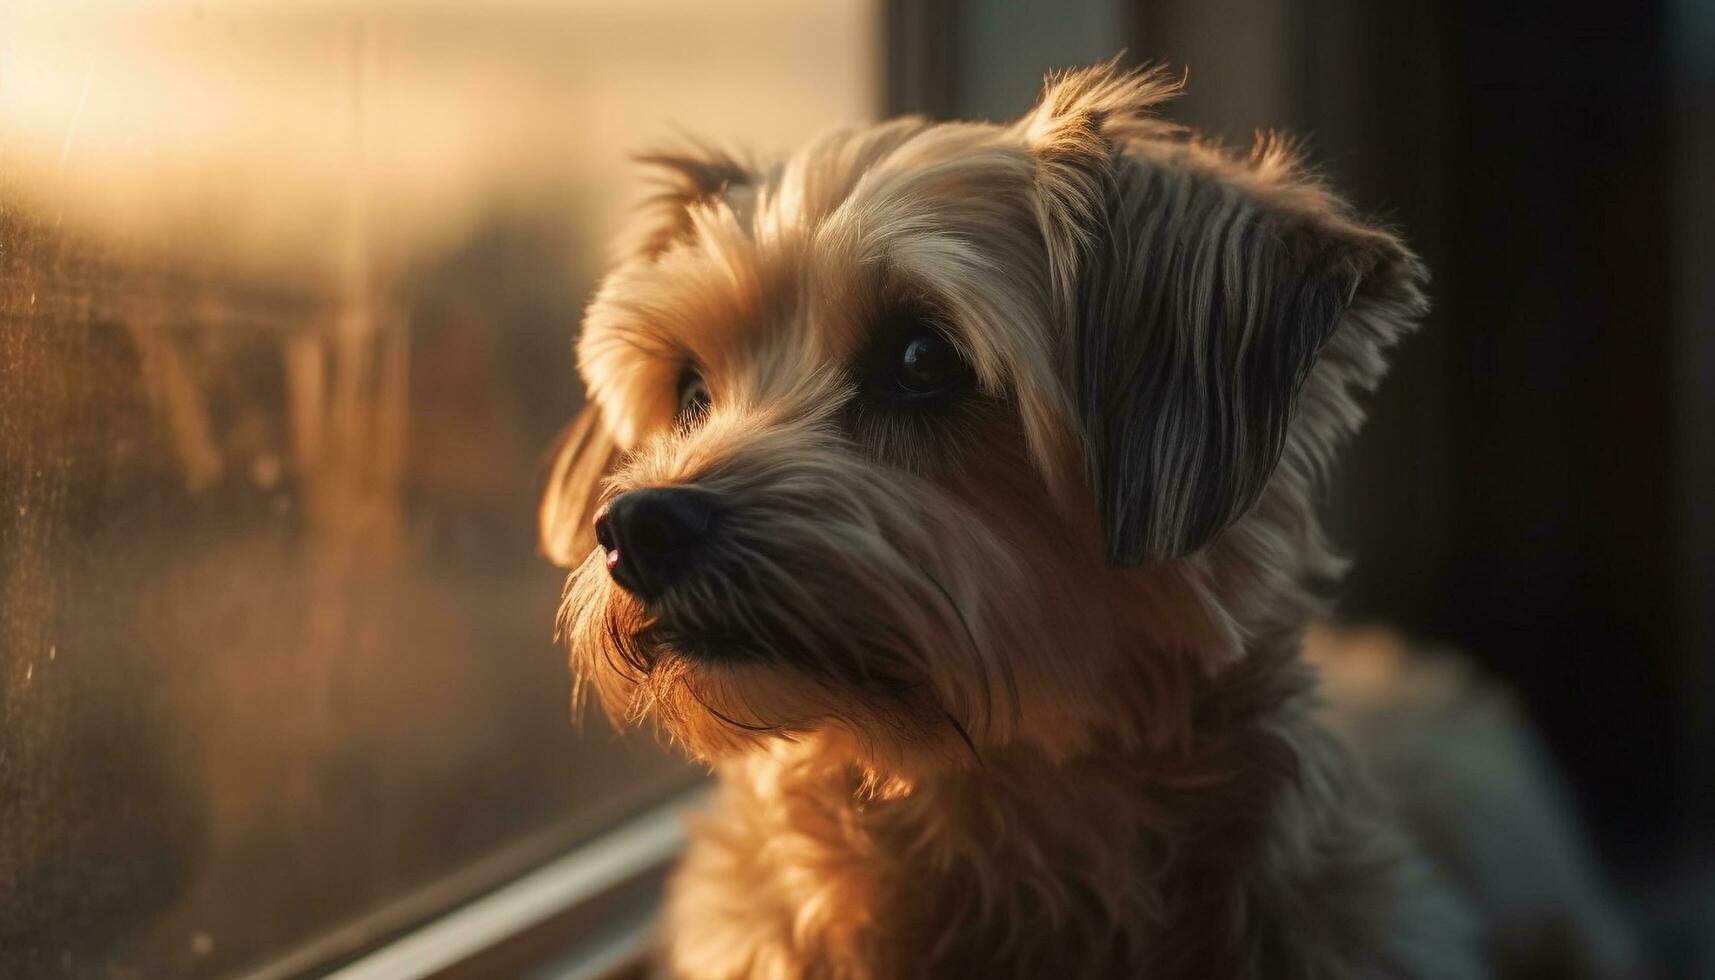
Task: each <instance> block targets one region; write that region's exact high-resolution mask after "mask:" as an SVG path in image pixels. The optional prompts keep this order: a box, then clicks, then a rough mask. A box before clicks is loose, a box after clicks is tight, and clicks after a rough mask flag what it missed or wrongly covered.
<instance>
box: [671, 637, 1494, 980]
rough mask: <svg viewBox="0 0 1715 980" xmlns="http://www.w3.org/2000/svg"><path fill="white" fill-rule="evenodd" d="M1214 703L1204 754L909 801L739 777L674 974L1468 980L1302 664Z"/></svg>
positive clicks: (1019, 769)
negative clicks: (1312, 711)
mask: <svg viewBox="0 0 1715 980" xmlns="http://www.w3.org/2000/svg"><path fill="white" fill-rule="evenodd" d="M1201 695H1202V696H1201V698H1200V702H1199V707H1200V710H1199V712H1198V714H1199V722H1198V726H1197V730H1196V731H1195V732H1194V733H1193V735H1192V741H1191V744H1189V745H1188V746H1185V747H1184V749H1183V750H1182V751H1178V752H1174V753H1166V754H1164V753H1159V752H1154V753H1152V752H1146V751H1141V750H1138V751H1128V750H1126V749H1124V748H1120V747H1108V748H1103V749H1098V750H1095V751H1093V752H1091V753H1090V754H1089V755H1087V756H1086V757H1083V758H1079V759H1075V760H1072V761H1069V762H1065V763H1060V764H1056V763H1052V762H1050V761H1048V760H1045V759H1043V758H1041V757H1039V756H1034V755H1031V754H1024V753H1020V754H1009V753H996V754H994V755H993V756H992V757H986V758H985V759H984V762H983V765H982V766H981V767H980V768H975V769H971V770H966V771H963V772H961V773H960V774H958V775H957V776H953V777H948V778H946V779H943V780H940V781H926V782H924V783H923V784H921V785H918V786H914V787H911V788H910V789H909V790H908V791H907V790H901V791H898V793H897V795H890V794H889V793H888V792H886V791H885V790H884V791H877V790H875V789H874V788H871V787H865V786H864V785H863V783H862V780H861V779H860V778H859V777H858V776H857V775H855V774H854V773H853V771H852V770H851V769H850V768H849V767H848V766H845V765H841V764H837V763H828V762H824V761H822V758H821V756H820V753H819V752H818V749H817V746H816V745H815V744H814V743H806V744H802V745H799V746H794V747H789V748H783V749H781V750H778V751H773V752H766V753H757V754H755V755H752V756H749V757H746V758H744V759H741V760H737V761H734V762H732V763H730V764H728V765H726V766H724V767H722V769H721V777H722V787H721V794H720V801H719V803H718V804H717V806H716V809H715V810H714V811H713V812H712V813H710V814H708V815H706V816H705V817H704V818H703V819H702V820H701V822H700V823H699V825H698V827H697V829H696V835H695V841H694V844H693V846H692V849H691V852H690V853H689V855H688V856H687V858H686V861H685V864H684V866H683V868H682V869H681V871H680V873H679V876H678V878H677V880H676V881H675V883H674V888H673V894H672V898H671V901H670V909H669V920H668V931H669V935H670V937H671V948H670V950H669V951H668V952H669V955H668V958H667V959H668V963H669V965H670V967H671V969H672V970H673V971H674V972H675V974H676V975H679V976H683V977H697V978H700V977H709V978H714V977H780V978H785V977H800V976H815V977H829V978H869V977H912V976H945V977H967V976H983V977H1042V976H1056V977H1061V976H1066V977H1077V976H1087V977H1150V978H1187V980H1190V978H1209V977H1235V978H1237V977H1269V978H1277V977H1284V978H1296V977H1304V978H1311V977H1315V978H1341V977H1400V978H1404V977H1430V976H1465V975H1469V973H1468V972H1467V971H1469V970H1470V969H1471V966H1470V964H1468V963H1466V962H1464V961H1463V959H1462V957H1463V954H1462V953H1460V952H1458V951H1459V950H1461V949H1463V948H1464V946H1465V944H1464V943H1463V942H1462V941H1459V940H1460V939H1461V937H1460V936H1459V933H1460V932H1461V931H1462V924H1461V920H1460V917H1459V915H1458V913H1457V910H1456V909H1455V908H1454V907H1453V906H1452V905H1451V903H1446V902H1445V899H1444V898H1443V896H1442V895H1441V894H1440V893H1438V892H1437V891H1435V890H1434V889H1430V888H1426V887H1425V882H1424V881H1423V880H1422V869H1421V868H1420V867H1419V866H1418V865H1416V864H1415V863H1414V862H1413V860H1412V858H1411V856H1410V854H1409V853H1408V851H1407V849H1406V848H1405V847H1404V846H1403V844H1402V843H1401V842H1400V841H1399V840H1398V839H1397V838H1396V837H1395V836H1394V835H1393V834H1392V833H1391V832H1390V831H1389V830H1388V829H1387V824H1386V823H1385V822H1384V821H1383V820H1381V819H1380V818H1379V815H1378V813H1377V811H1376V808H1375V806H1374V804H1373V803H1372V802H1371V799H1370V797H1369V795H1368V789H1367V787H1366V786H1364V785H1362V783H1361V781H1360V780H1357V779H1355V778H1354V777H1353V774H1352V772H1351V771H1350V770H1349V768H1348V766H1347V764H1346V761H1345V757H1344V754H1343V753H1342V752H1341V751H1340V750H1339V748H1338V747H1337V746H1336V745H1334V744H1332V743H1331V741H1330V739H1329V737H1328V736H1327V735H1326V734H1325V733H1324V732H1323V730H1322V729H1321V728H1320V727H1318V726H1317V725H1316V724H1315V723H1314V722H1313V721H1312V720H1311V719H1310V718H1309V716H1308V713H1307V711H1306V705H1305V701H1306V698H1305V694H1304V686H1303V683H1302V680H1301V668H1299V667H1298V666H1297V665H1296V664H1294V663H1291V662H1289V661H1288V660H1286V659H1284V658H1277V657H1258V658H1256V659H1255V660H1253V661H1251V662H1248V663H1246V664H1242V665H1239V666H1236V667H1235V668H1233V669H1232V670H1230V671H1229V672H1228V673H1227V675H1226V676H1224V677H1222V678H1218V679H1216V680H1214V681H1211V682H1209V686H1208V688H1206V689H1205V690H1204V691H1203V692H1201ZM1408 905H1409V907H1408Z"/></svg>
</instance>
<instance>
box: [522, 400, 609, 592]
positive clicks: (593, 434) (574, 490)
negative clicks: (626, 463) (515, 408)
mask: <svg viewBox="0 0 1715 980" xmlns="http://www.w3.org/2000/svg"><path fill="white" fill-rule="evenodd" d="M550 452H551V454H552V455H551V460H550V465H549V469H548V482H547V486H546V487H544V488H543V490H542V505H541V507H540V508H538V509H537V512H536V520H537V530H538V532H539V533H540V535H541V539H542V554H544V555H546V556H547V558H548V560H549V561H551V562H553V563H554V564H556V565H558V566H560V567H561V568H571V567H573V566H574V565H577V564H578V563H579V562H580V561H582V560H583V558H584V556H585V555H587V554H589V552H590V549H592V548H593V547H595V531H594V529H593V528H592V526H591V521H593V520H594V519H595V510H596V507H597V505H599V504H600V502H601V481H602V478H603V477H604V476H606V475H607V474H608V472H609V471H611V470H612V469H613V464H614V460H615V459H616V458H617V457H618V455H619V450H618V447H617V446H615V445H614V442H613V439H612V438H611V437H610V436H609V435H608V432H607V427H606V426H605V425H603V424H602V418H601V408H600V407H598V406H597V405H596V404H595V403H594V402H588V403H586V404H585V405H584V407H583V409H582V410H581V411H580V412H578V414H577V417H575V418H573V419H572V421H571V423H570V424H569V425H567V426H566V427H565V429H564V430H562V431H561V432H560V435H559V437H558V438H557V439H555V440H554V447H553V449H552V450H550Z"/></svg>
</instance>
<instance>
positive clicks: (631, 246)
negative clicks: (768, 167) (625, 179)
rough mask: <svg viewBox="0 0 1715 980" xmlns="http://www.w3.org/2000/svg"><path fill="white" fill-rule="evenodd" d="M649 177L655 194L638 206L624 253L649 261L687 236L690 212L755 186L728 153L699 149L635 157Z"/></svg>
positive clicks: (729, 200)
mask: <svg viewBox="0 0 1715 980" xmlns="http://www.w3.org/2000/svg"><path fill="white" fill-rule="evenodd" d="M635 159H636V160H637V162H638V163H640V164H643V165H644V166H645V167H647V168H648V169H649V170H650V172H651V174H652V175H653V177H654V184H655V193H654V194H653V195H652V196H650V198H649V199H648V200H646V201H645V202H644V203H643V206H642V207H641V208H640V209H639V210H638V215H637V217H636V219H635V221H636V224H635V225H634V229H633V231H632V233H631V234H629V235H627V236H625V239H626V249H627V251H629V252H631V253H634V254H638V255H642V256H643V257H645V258H654V257H655V256H657V255H660V254H661V253H662V252H664V251H666V250H667V248H668V246H670V245H672V244H673V243H674V242H676V241H680V240H682V239H684V238H686V237H688V236H689V235H690V233H691V208H692V207H693V206H695V205H698V204H707V203H710V202H714V201H725V202H727V203H729V204H730V203H734V202H735V199H737V198H738V197H740V196H743V195H745V194H747V193H748V192H749V191H750V190H751V189H752V188H754V186H755V184H756V174H755V172H754V171H753V170H752V169H751V168H750V167H748V166H746V165H745V164H743V163H741V162H739V161H738V160H737V159H735V158H734V157H732V156H731V155H730V154H727V153H723V152H722V151H720V150H715V149H712V148H710V147H706V146H702V145H700V144H693V145H692V146H691V147H690V148H689V149H688V150H684V151H661V152H656V153H643V154H639V155H638V156H637V157H636V158H635Z"/></svg>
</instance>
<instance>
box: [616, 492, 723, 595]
mask: <svg viewBox="0 0 1715 980" xmlns="http://www.w3.org/2000/svg"><path fill="white" fill-rule="evenodd" d="M713 519H714V506H713V504H712V503H711V502H710V500H709V497H708V495H707V494H705V493H703V492H701V491H699V490H695V489H692V488H689V487H650V488H648V489H644V490H631V491H628V492H626V493H622V494H620V495H619V496H618V497H615V498H614V499H613V502H612V503H610V504H609V505H608V506H607V509H606V510H605V511H603V512H602V513H601V514H600V515H598V516H597V517H596V520H595V536H596V541H597V543H599V544H600V545H601V547H602V550H603V551H605V552H607V570H608V572H609V573H610V574H611V575H612V576H613V580H614V581H615V582H617V583H619V585H620V587H621V588H624V589H625V590H626V591H627V592H630V593H631V594H633V595H635V596H638V597H639V598H644V599H650V598H654V597H655V596H658V595H660V594H661V591H662V590H663V589H664V588H666V587H667V585H668V584H670V583H671V582H672V581H673V579H675V578H676V577H678V576H679V575H680V574H681V573H683V572H684V570H685V568H686V567H687V566H688V565H689V564H690V563H691V562H693V561H694V560H695V559H696V557H697V553H698V552H699V551H700V550H701V549H702V546H703V545H704V544H705V543H706V539H707V536H708V533H709V528H710V525H711V523H712V522H713Z"/></svg>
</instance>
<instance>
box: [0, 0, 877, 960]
mask: <svg viewBox="0 0 1715 980" xmlns="http://www.w3.org/2000/svg"><path fill="white" fill-rule="evenodd" d="M875 20H876V16H875V13H874V11H872V9H871V7H870V4H869V3H868V2H867V0H837V2H818V3H813V4H812V3H801V2H796V0H750V2H745V3H720V4H710V3H701V2H694V0H644V2H638V0H628V2H625V3H611V4H607V3H596V2H593V0H577V2H560V0H553V2H550V0H501V2H485V0H423V2H420V3H409V2H404V0H398V2H392V3H380V2H377V3H373V4H355V3H353V4H344V5H335V4H301V3H297V2H295V0H231V2H217V0H200V2H177V0H174V2H160V0H157V2H153V3H149V4H135V3H130V2H123V0H107V2H101V3H88V2H62V3H54V4H4V5H0V975H3V976H8V977H10V976H35V975H48V976H57V975H65V976H103V977H106V976H119V977H129V976H136V977H145V976H149V977H152V976H186V977H199V976H211V975H216V974H225V973H228V972H231V971H234V970H243V969H249V968H255V967H259V966H263V965H265V964H267V963H269V962H272V961H277V960H279V959H280V958H282V957H286V956H288V955H290V954H292V953H293V952H294V951H302V950H304V949H305V948H312V949H326V950H337V949H338V948H340V947H342V946H349V945H351V944H353V943H361V942H364V941H368V940H370V939H373V938H374V935H375V933H376V932H377V931H378V930H382V929H385V928H392V927H397V925H399V924H401V923H400V922H397V921H395V919H396V918H397V916H392V917H390V913H388V911H387V910H389V909H393V910H394V911H395V912H398V910H400V909H401V908H406V909H409V910H414V912H415V913H418V914H420V913H422V912H423V911H425V910H431V911H432V907H433V906H434V905H435V904H437V903H441V904H445V903H449V902H452V901H456V900H457V899H459V898H462V897H466V896H468V895H469V894H470V893H471V892H472V891H474V890H476V889H480V888H482V887H485V886H487V885H490V884H492V883H494V881H495V880H496V879H497V878H499V877H502V876H504V875H506V874H510V873H515V872H516V871H517V870H519V869H520V868H522V867H524V866H527V865H528V864H530V863H532V862H535V861H539V860H541V859H542V858H543V857H544V856H546V855H548V854H550V853H552V852H553V851H555V850H557V849H560V848H563V847H565V846H567V845H568V844H570V843H572V842H573V841H575V840H576V839H577V838H578V837H579V836H580V835H584V834H587V833H589V832H590V831H591V830H593V829H595V828H598V827H599V826H600V825H601V824H602V823H604V822H611V821H612V820H614V819H618V818H621V817H622V816H623V815H624V814H625V813H626V812H628V811H629V810H632V809H635V808H636V807H637V806H640V805H642V804H644V803H646V802H648V801H650V800H652V799H657V798H660V797H661V796H662V795H663V794H665V793H667V792H670V791H671V790H672V789H674V788H676V787H677V786H680V785H683V784H684V783H685V782H686V781H687V780H689V779H691V778H694V775H693V774H692V773H690V772H688V771H687V770H686V769H685V767H684V766H683V765H682V764H680V763H678V762H676V761H675V760H674V759H673V758H672V757H671V756H670V755H669V754H667V753H664V752H662V751H661V750H660V749H659V748H657V747H656V746H655V745H654V744H653V743H652V742H651V741H650V740H649V739H647V738H636V737H626V738H619V737H616V736H614V735H612V734H611V733H610V732H608V730H607V729H606V728H605V727H604V726H603V725H602V724H601V722H600V719H599V718H597V717H594V716H593V715H592V716H591V717H590V718H588V719H586V721H585V724H584V727H583V732H582V735H581V736H580V735H579V734H578V733H577V732H576V731H575V730H574V729H573V727H572V726H571V725H570V724H569V722H568V717H567V715H568V712H567V693H568V688H569V685H568V682H567V677H566V673H565V667H564V662H563V661H564V658H563V655H562V653H561V651H560V650H559V649H558V648H556V647H555V646H554V645H553V644H552V642H551V641H550V636H549V634H550V632H551V628H552V618H553V610H554V607H555V605H556V603H557V600H558V590H559V585H560V581H561V576H560V574H559V573H558V572H556V571H555V570H554V569H552V568H550V567H549V566H548V565H547V564H546V563H545V562H544V561H542V560H541V559H540V558H538V557H537V556H536V554H535V547H534V537H533V535H534V530H533V528H534V525H533V521H534V507H535V494H536V489H537V481H538V480H539V479H540V476H541V464H542V452H543V450H544V447H546V446H547V444H548V443H549V442H550V441H551V439H552V437H553V434H554V432H555V431H556V430H557V428H558V427H559V426H560V425H562V424H563V423H564V422H565V421H566V420H567V419H569V418H570V417H571V415H572V412H573V410H574V409H575V407H576V404H577V398H578V386H577V383H576V380H575V373H574V371H573V366H572V362H571V356H570V341H571V338H572V336H573V334H574V332H575V326H576V322H577V318H578V315H579V311H580V309H581V307H582V305H583V303H584V302H585V299H586V297H587V294H588V291H589V289H590V287H591V285H592V282H593V277H594V276H595V274H596V273H597V271H598V268H599V263H600V257H601V254H602V251H601V250H602V247H603V243H604V241H605V239H606V238H607V237H608V236H609V235H610V234H611V233H612V232H613V231H614V229H615V226H616V224H617V223H618V221H619V220H620V218H621V216H622V214H623V211H624V209H625V207H626V205H627V204H628V203H629V202H633V201H636V200H637V199H638V198H639V197H640V196H642V195H643V194H644V193H645V192H646V188H645V187H644V186H643V185H642V183H641V182H640V181H639V179H638V176H637V175H636V174H635V173H634V172H633V171H632V169H631V168H630V167H629V165H628V163H627V157H628V155H629V154H630V153H631V152H634V151H637V150H640V149H647V148H649V147H651V146H654V145H658V144H660V143H662V142H664V141H668V140H671V139H672V138H673V137H674V135H675V132H676V131H679V130H682V131H685V132H690V133H696V134H709V135H713V136H717V137H721V138H733V139H734V141H735V142H736V143H738V144H740V145H745V146H750V147H754V148H758V149H764V150H766V149H768V148H775V147H783V146H788V145H790V144H792V143H794V142H796V141H799V140H801V139H803V138H805V137H806V136H808V135H810V134H811V133H813V132H815V131H817V130H820V129H823V128H825V127H828V126H832V125H838V124H841V123H847V122H855V121H860V120H862V119H864V118H866V117H867V116H869V115H870V113H871V111H872V103H873V101H874V99H873V95H874V93H875V91H876V88H877V84H878V83H877V81H876V78H875V74H876V73H875V64H876V61H877V55H876V51H875V40H874V38H875V34H876V24H875ZM407 896H412V898H411V900H410V901H409V902H407V903H406V904H405V905H401V904H400V903H401V902H402V901H404V900H405V899H406V898H407ZM330 937H331V938H330Z"/></svg>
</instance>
